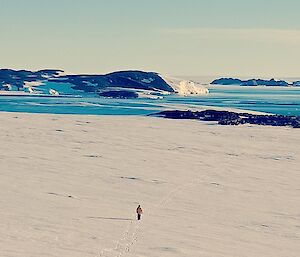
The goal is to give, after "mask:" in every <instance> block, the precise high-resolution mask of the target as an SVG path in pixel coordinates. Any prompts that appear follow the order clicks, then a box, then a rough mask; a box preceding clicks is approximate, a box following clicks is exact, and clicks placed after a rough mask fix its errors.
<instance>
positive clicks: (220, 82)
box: [211, 78, 291, 87]
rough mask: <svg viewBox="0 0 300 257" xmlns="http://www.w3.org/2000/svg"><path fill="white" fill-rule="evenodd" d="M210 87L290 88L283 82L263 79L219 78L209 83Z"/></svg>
mask: <svg viewBox="0 0 300 257" xmlns="http://www.w3.org/2000/svg"><path fill="white" fill-rule="evenodd" d="M211 84H212V85H239V86H274V87H276V86H281V87H286V86H291V84H289V83H288V82H286V81H284V80H275V79H270V80H264V79H249V80H241V79H233V78H221V79H216V80H214V81H212V82H211Z"/></svg>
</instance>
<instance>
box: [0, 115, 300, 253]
mask: <svg viewBox="0 0 300 257" xmlns="http://www.w3.org/2000/svg"><path fill="white" fill-rule="evenodd" d="M0 140H1V144H0V167H1V169H0V176H1V177H0V190H1V193H0V228H1V229H0V256H1V257H42V256H45V257H46V256H47V257H48V256H51V257H99V256H102V257H157V256H163V257H177V256H178V257H182V256H188V257H211V256H214V257H241V256H242V257H274V256H276V257H298V256H299V252H300V244H299V242H300V226H299V223H300V212H299V198H300V191H299V185H300V174H299V164H300V159H299V158H300V157H299V156H300V148H299V145H300V134H299V131H298V130H296V129H290V128H278V127H275V128H271V127H258V126H240V127H227V126H226V127H224V126H218V125H214V124H210V123H201V122H198V121H188V120H167V119H159V118H150V117H128V116H127V117H118V116H68V115H66V116H63V115H39V114H21V113H0ZM138 204H141V206H142V207H143V208H144V215H143V218H142V220H141V221H140V222H137V221H136V220H135V209H136V207H137V205H138Z"/></svg>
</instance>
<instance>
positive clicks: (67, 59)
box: [0, 0, 300, 78]
mask: <svg viewBox="0 0 300 257" xmlns="http://www.w3.org/2000/svg"><path fill="white" fill-rule="evenodd" d="M299 10H300V1H299V0H251V1H250V0H84V1H83V0H0V68H13V69H30V70H38V69H43V68H58V69H62V70H65V71H67V72H69V73H97V74H102V73H107V72H111V71H116V70H128V69H136V70H145V71H156V72H159V73H163V74H168V75H184V76H205V75H207V76H210V75H211V76H256V77H258V76H263V77H275V78H276V77H300V65H299V64H300V15H299Z"/></svg>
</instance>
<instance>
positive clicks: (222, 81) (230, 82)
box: [210, 78, 243, 85]
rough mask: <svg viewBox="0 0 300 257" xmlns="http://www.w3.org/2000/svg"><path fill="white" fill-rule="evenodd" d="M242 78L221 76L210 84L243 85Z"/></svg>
mask: <svg viewBox="0 0 300 257" xmlns="http://www.w3.org/2000/svg"><path fill="white" fill-rule="evenodd" d="M242 82H243V81H242V80H240V79H234V78H220V79H215V80H214V81H213V82H211V83H210V84H212V85H241V84H242Z"/></svg>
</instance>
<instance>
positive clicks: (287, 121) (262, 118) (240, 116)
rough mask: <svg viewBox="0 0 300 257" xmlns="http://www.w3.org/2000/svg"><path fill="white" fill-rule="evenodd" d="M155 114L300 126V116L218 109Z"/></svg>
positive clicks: (230, 121) (176, 117) (239, 122)
mask: <svg viewBox="0 0 300 257" xmlns="http://www.w3.org/2000/svg"><path fill="white" fill-rule="evenodd" d="M153 115H154V116H159V117H164V118H169V119H193V120H203V121H216V122H218V124H220V125H240V124H256V125H265V126H289V127H293V128H300V116H285V115H257V114H250V113H236V112H229V111H216V110H205V111H195V112H193V111H178V110H175V111H163V112H160V113H157V114H153Z"/></svg>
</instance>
